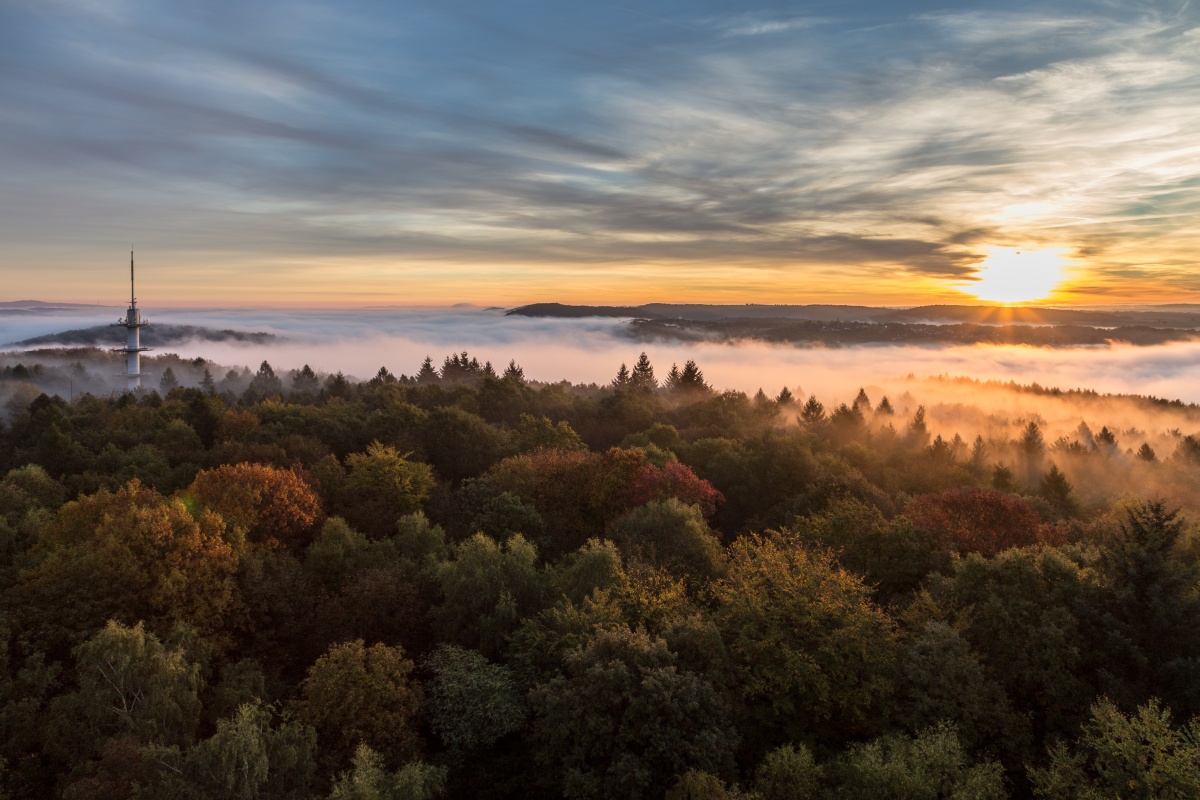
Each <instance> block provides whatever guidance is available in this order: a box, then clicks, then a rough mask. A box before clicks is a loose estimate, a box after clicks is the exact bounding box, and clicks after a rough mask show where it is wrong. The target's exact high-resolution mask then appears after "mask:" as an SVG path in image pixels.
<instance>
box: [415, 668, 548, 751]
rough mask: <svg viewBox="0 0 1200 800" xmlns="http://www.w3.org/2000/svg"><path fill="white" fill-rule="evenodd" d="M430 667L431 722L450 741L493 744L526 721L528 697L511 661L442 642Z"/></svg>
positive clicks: (457, 745) (463, 744)
mask: <svg viewBox="0 0 1200 800" xmlns="http://www.w3.org/2000/svg"><path fill="white" fill-rule="evenodd" d="M425 667H426V668H427V669H428V670H429V671H430V672H431V673H432V674H433V677H432V679H431V680H430V681H429V684H428V686H427V689H428V695H429V698H428V707H429V711H430V721H429V723H430V727H432V728H433V731H434V733H436V734H437V735H438V738H440V739H441V740H442V742H443V743H444V744H445V745H446V746H447V747H451V748H456V749H461V750H473V749H476V748H481V747H488V746H489V745H491V744H493V743H495V742H496V741H498V740H499V739H501V738H503V737H505V736H507V735H509V734H510V733H515V732H516V731H519V730H520V729H521V728H522V727H524V725H525V717H526V713H527V712H526V709H525V701H524V698H523V697H522V696H521V692H520V691H519V690H518V688H517V684H516V681H515V679H514V678H513V675H512V671H511V670H510V669H509V668H508V667H505V666H503V665H500V664H491V663H489V662H488V660H487V659H486V658H484V657H483V656H482V655H481V654H479V653H477V652H475V651H474V650H465V649H463V648H461V647H455V646H454V645H441V646H440V647H438V649H437V650H435V651H434V652H433V654H432V655H430V656H429V658H428V659H426V662H425Z"/></svg>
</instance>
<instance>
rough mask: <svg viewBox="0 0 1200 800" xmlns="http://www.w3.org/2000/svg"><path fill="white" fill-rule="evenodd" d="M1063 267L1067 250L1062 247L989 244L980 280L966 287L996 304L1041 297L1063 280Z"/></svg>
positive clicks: (970, 291) (1039, 298)
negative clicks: (1023, 246) (1024, 247)
mask: <svg viewBox="0 0 1200 800" xmlns="http://www.w3.org/2000/svg"><path fill="white" fill-rule="evenodd" d="M1063 266H1064V261H1063V252H1062V250H1061V249H1058V248H1047V249H1044V250H1018V249H1016V248H1011V247H989V248H988V256H987V258H985V259H984V260H983V262H982V263H981V264H980V265H979V273H978V277H977V279H976V280H975V281H974V282H972V283H971V284H969V285H968V286H967V287H965V290H966V291H967V292H968V293H970V294H973V295H975V296H976V297H978V298H979V299H980V300H987V301H989V302H993V303H1027V302H1029V301H1031V300H1041V299H1042V298H1044V297H1046V296H1047V295H1048V294H1050V292H1052V291H1054V289H1055V288H1056V287H1057V286H1058V285H1059V284H1060V283H1062V281H1063V277H1064V276H1063Z"/></svg>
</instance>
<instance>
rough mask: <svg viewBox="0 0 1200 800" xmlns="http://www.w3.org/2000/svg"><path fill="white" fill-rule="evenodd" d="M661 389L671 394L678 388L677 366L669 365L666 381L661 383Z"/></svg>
mask: <svg viewBox="0 0 1200 800" xmlns="http://www.w3.org/2000/svg"><path fill="white" fill-rule="evenodd" d="M663 388H664V389H667V390H668V391H671V392H673V391H675V390H676V389H678V388H679V367H678V366H677V365H675V364H672V365H671V371H670V372H668V373H667V379H666V380H665V381H663Z"/></svg>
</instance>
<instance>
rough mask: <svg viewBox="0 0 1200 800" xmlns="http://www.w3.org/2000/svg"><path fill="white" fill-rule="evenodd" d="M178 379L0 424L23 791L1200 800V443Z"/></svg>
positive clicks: (902, 406)
mask: <svg viewBox="0 0 1200 800" xmlns="http://www.w3.org/2000/svg"><path fill="white" fill-rule="evenodd" d="M193 366H194V367H195V369H197V370H201V369H207V367H205V366H204V364H203V363H200V362H197V363H195V364H194V365H193ZM28 378H29V376H28V375H26V376H17V378H11V379H13V380H18V379H19V380H26V379H28ZM222 381H224V385H222ZM160 383H161V385H160V387H159V388H160V390H161V391H159V390H146V391H144V392H140V393H138V394H124V395H110V396H104V397H100V396H94V395H84V396H77V397H76V398H75V399H74V400H73V401H67V400H64V399H62V398H61V397H55V396H50V395H44V394H43V395H39V396H36V397H33V398H28V397H24V396H22V395H20V394H16V395H13V397H12V399H11V400H10V401H9V403H8V421H7V422H5V423H0V476H2V479H0V685H2V690H0V758H2V759H3V761H2V767H0V789H2V791H3V793H4V796H6V797H8V798H42V797H60V798H69V799H72V800H74V799H76V798H90V799H96V798H99V799H101V800H107V799H109V798H111V799H112V800H118V799H121V800H123V799H125V798H167V799H168V800H170V799H173V798H179V799H180V800H184V799H186V800H198V799H200V798H341V799H342V800H346V799H348V798H358V799H361V800H369V799H373V798H413V799H416V798H435V797H453V798H507V797H512V798H517V797H520V798H570V799H571V800H599V799H600V798H649V799H651V800H659V798H672V799H682V798H759V800H784V799H785V798H786V799H790V798H843V797H851V798H860V797H861V798H1005V797H1045V798H1059V797H1068V798H1069V797H1078V798H1093V797H1095V798H1098V797H1156V798H1194V797H1196V796H1200V721H1198V720H1197V716H1198V715H1200V680H1197V676H1198V675H1200V583H1198V581H1200V537H1197V535H1196V533H1195V530H1194V527H1193V524H1192V522H1191V521H1190V519H1188V517H1187V516H1186V514H1190V513H1191V511H1190V509H1192V508H1193V507H1194V505H1195V500H1194V498H1191V497H1189V496H1188V493H1189V492H1191V491H1194V487H1195V486H1196V485H1198V484H1197V480H1200V444H1197V439H1196V438H1195V437H1193V436H1185V435H1183V434H1182V433H1178V435H1177V436H1175V437H1174V438H1173V439H1171V441H1174V442H1176V445H1175V447H1174V450H1173V451H1172V452H1170V453H1155V452H1154V451H1153V449H1152V448H1151V447H1150V445H1149V444H1143V446H1142V447H1141V448H1140V449H1139V448H1138V447H1137V444H1138V443H1137V442H1121V441H1119V440H1118V435H1120V436H1125V434H1124V433H1122V432H1118V433H1114V432H1113V430H1115V429H1116V426H1115V425H1114V427H1113V429H1110V428H1109V426H1108V424H1106V421H1105V420H1102V419H1096V420H1091V424H1090V426H1089V425H1088V424H1081V425H1080V426H1079V429H1078V431H1077V432H1076V434H1075V435H1074V436H1073V437H1067V436H1063V437H1059V438H1058V439H1057V440H1056V441H1053V442H1048V441H1046V436H1045V434H1044V432H1043V431H1042V430H1041V428H1040V427H1039V425H1038V423H1037V421H1035V420H1028V421H1025V422H1024V424H1023V425H1022V426H1021V427H1019V428H1018V430H1019V433H1018V434H1017V435H1015V436H1005V437H998V436H993V437H991V438H985V437H984V436H983V435H980V436H977V437H974V439H973V440H964V439H962V438H960V437H958V436H953V437H949V436H947V437H944V436H942V435H933V433H932V432H931V431H930V429H929V424H928V423H927V421H926V412H925V409H924V408H923V407H920V406H916V407H913V404H912V403H910V402H909V401H910V399H911V398H906V399H900V398H893V399H889V398H886V397H877V398H871V397H869V396H868V394H867V392H866V391H860V392H859V395H858V397H857V398H856V399H855V401H854V402H853V403H852V404H843V405H838V406H836V407H829V408H827V407H825V406H824V405H822V403H821V402H820V401H819V400H818V399H817V398H816V397H808V398H802V397H795V396H793V395H792V392H791V391H789V390H787V389H784V390H782V391H781V392H779V394H778V395H776V396H775V397H770V396H768V395H767V394H766V393H764V392H761V391H760V392H759V393H758V394H757V395H756V396H753V397H751V396H747V395H745V394H743V393H739V392H724V393H719V392H716V391H714V390H713V389H711V388H710V387H709V386H708V385H707V384H706V382H705V380H704V376H703V374H702V372H701V370H700V369H699V367H698V366H697V365H695V364H694V363H692V362H688V363H686V364H684V365H682V366H672V368H671V369H670V370H669V372H668V373H667V374H666V375H663V374H662V373H661V371H660V372H659V374H657V375H656V373H655V368H654V367H653V366H652V365H651V364H650V363H649V361H648V360H647V359H646V358H645V357H644V356H643V357H642V358H641V359H639V360H638V361H637V362H636V363H635V364H634V365H633V367H631V368H630V367H627V366H624V365H623V366H622V367H621V369H620V370H619V372H618V373H617V376H616V378H615V379H614V380H613V382H612V383H611V384H610V385H607V386H603V387H601V386H594V385H593V386H573V385H570V384H567V383H559V384H545V383H535V382H531V381H528V380H526V378H525V376H524V375H523V373H522V371H521V368H520V367H519V366H517V365H516V364H515V363H510V364H509V365H508V367H507V368H504V369H500V370H497V369H494V368H493V367H492V366H491V365H490V364H486V363H485V364H480V363H479V361H478V360H476V359H474V358H471V357H470V356H469V355H468V354H466V353H461V354H455V355H453V356H450V357H448V358H446V359H445V360H444V361H443V363H442V364H441V365H440V368H439V367H438V366H437V365H435V364H434V362H432V361H431V360H427V361H426V363H425V364H424V365H422V366H421V368H420V370H419V371H418V372H417V374H416V375H415V376H413V377H407V376H400V377H396V376H395V375H393V374H392V373H391V372H389V371H388V370H387V369H380V371H379V373H378V374H377V375H376V376H375V377H374V378H373V379H371V380H369V381H365V382H361V383H356V382H352V381H350V380H348V379H346V378H345V377H344V376H341V375H332V376H319V375H317V374H316V373H314V372H313V371H312V370H310V369H308V368H307V367H306V368H304V369H302V370H297V371H294V372H291V373H288V374H286V375H277V374H276V373H275V371H274V370H273V369H272V368H271V366H270V365H269V364H267V363H265V362H264V363H263V364H262V366H261V367H260V368H259V369H258V371H257V372H247V373H242V372H238V371H231V372H230V374H229V375H227V376H218V377H215V378H214V376H212V375H211V373H210V374H209V375H208V376H207V379H206V380H204V381H203V382H202V385H201V386H199V387H183V386H179V385H175V386H172V385H169V384H170V381H165V382H160ZM1109 424H1111V423H1109ZM1096 431H1098V432H1096ZM1148 485H1153V486H1161V487H1165V489H1164V490H1165V491H1166V492H1167V495H1168V497H1169V498H1170V499H1169V500H1168V501H1164V499H1163V498H1161V497H1158V496H1145V497H1138V496H1132V495H1131V494H1130V487H1137V486H1148ZM1176 505H1183V506H1184V507H1185V508H1186V509H1188V511H1187V512H1186V514H1180V513H1177V512H1176V511H1175V506H1176Z"/></svg>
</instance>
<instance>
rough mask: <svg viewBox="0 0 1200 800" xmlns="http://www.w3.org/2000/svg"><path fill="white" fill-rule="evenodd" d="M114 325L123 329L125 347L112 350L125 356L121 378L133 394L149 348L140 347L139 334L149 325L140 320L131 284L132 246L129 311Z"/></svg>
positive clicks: (141, 376) (138, 385)
mask: <svg viewBox="0 0 1200 800" xmlns="http://www.w3.org/2000/svg"><path fill="white" fill-rule="evenodd" d="M116 324H117V325H118V326H119V327H122V328H124V329H125V346H124V347H116V348H113V352H114V353H123V354H124V355H125V371H124V372H123V373H121V377H123V378H125V380H126V381H127V389H128V390H129V391H131V392H135V391H137V390H138V389H140V388H141V386H142V378H143V377H144V376H145V375H146V373H144V372H142V353H144V352H146V351H147V350H149V349H150V348H149V347H142V336H141V332H142V328H144V327H145V326H146V325H149V324H150V323H148V322H146V321H145V320H144V319H142V313H141V312H140V311H138V307H137V293H136V292H135V291H134V283H133V247H132V245H131V246H130V248H129V310H128V311H126V312H125V318H124V319H122V320H120V321H118V322H117V323H116Z"/></svg>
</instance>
